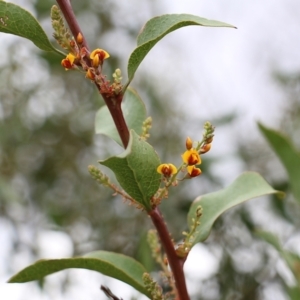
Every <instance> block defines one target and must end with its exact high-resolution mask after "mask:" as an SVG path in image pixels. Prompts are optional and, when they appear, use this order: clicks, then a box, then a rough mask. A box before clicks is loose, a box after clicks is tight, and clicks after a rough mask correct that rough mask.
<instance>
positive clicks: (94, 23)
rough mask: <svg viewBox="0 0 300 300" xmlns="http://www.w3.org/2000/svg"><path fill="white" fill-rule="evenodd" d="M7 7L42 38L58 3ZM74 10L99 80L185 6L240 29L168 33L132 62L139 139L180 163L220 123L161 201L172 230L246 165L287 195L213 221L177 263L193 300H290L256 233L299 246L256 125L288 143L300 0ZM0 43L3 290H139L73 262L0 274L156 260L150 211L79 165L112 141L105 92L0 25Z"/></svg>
mask: <svg viewBox="0 0 300 300" xmlns="http://www.w3.org/2000/svg"><path fill="white" fill-rule="evenodd" d="M8 2H12V3H15V4H19V5H21V6H23V7H25V8H26V9H28V10H29V11H30V12H31V13H32V14H33V15H34V16H36V18H37V19H38V20H39V21H40V22H41V24H42V26H43V28H44V30H45V31H46V32H47V34H48V36H49V37H50V36H52V29H51V21H50V18H49V13H50V8H51V6H52V5H53V4H55V1H52V0H19V1H8ZM72 5H73V7H74V10H75V12H76V15H77V16H78V20H79V23H80V25H81V26H82V30H83V32H84V34H85V35H86V38H87V40H88V42H89V45H90V48H96V47H101V48H103V49H105V50H107V51H108V52H109V53H110V54H111V58H110V59H109V60H107V61H106V63H105V68H104V72H105V73H106V74H108V76H110V74H112V73H113V71H114V70H115V69H116V68H117V67H119V68H121V69H122V71H123V73H124V77H126V76H125V74H126V63H127V59H128V57H129V55H130V53H131V51H132V50H133V49H134V47H135V45H136V44H135V40H136V36H137V34H138V32H139V30H140V29H141V27H142V26H143V24H144V23H145V22H146V21H147V20H148V19H149V18H151V17H154V16H157V15H161V14H165V13H190V14H195V15H199V16H202V17H205V18H209V19H216V20H220V21H224V22H228V23H231V24H233V25H235V26H237V27H238V29H237V30H235V29H228V28H203V27H199V26H190V27H185V28H182V29H180V30H178V31H176V32H173V33H172V34H170V35H168V36H167V37H165V38H164V39H163V40H162V41H161V42H160V43H159V44H158V45H156V46H155V47H154V49H153V50H152V51H151V52H150V54H149V55H148V56H147V58H146V59H145V60H144V61H143V63H142V65H141V66H140V68H139V70H138V72H137V73H136V75H135V79H134V81H133V82H132V86H133V87H134V88H135V89H137V91H138V92H139V94H140V95H141V97H142V98H143V100H144V101H145V103H146V107H147V112H148V115H151V116H152V118H153V128H152V131H151V138H150V139H149V142H150V143H151V144H152V145H154V147H155V149H156V150H157V152H158V154H159V156H160V157H161V160H162V161H169V162H173V163H174V164H178V163H179V162H180V160H181V157H180V155H181V153H182V152H183V151H184V147H185V138H186V137H187V136H190V137H191V138H192V139H194V140H198V139H201V136H202V127H203V124H204V122H205V121H207V120H208V121H210V122H212V123H213V124H214V125H215V126H216V133H215V139H214V143H213V147H212V150H211V151H210V152H209V153H208V154H206V155H205V156H203V165H202V171H203V175H202V176H201V177H199V178H197V179H194V180H192V181H190V182H185V183H184V184H182V185H181V186H180V188H178V189H176V190H174V191H173V192H172V193H171V195H170V198H169V199H168V200H166V201H164V203H163V204H162V211H163V213H164V215H165V218H166V221H167V223H168V226H169V228H170V231H171V232H172V235H173V237H174V239H175V240H180V239H181V238H182V235H181V232H182V231H183V230H186V229H187V225H186V214H187V212H188V209H189V206H190V204H191V202H192V201H193V199H195V197H197V196H198V195H201V194H205V193H208V192H212V191H216V190H218V189H221V188H223V187H225V186H226V185H228V184H229V183H230V182H232V181H233V180H234V179H235V178H236V177H237V176H238V175H239V174H240V173H241V172H243V171H246V170H252V171H257V172H260V173H261V174H262V175H263V176H264V177H265V178H266V179H267V180H268V182H269V183H270V184H271V185H272V186H274V187H275V188H278V189H280V190H283V191H285V192H286V193H287V197H286V199H285V200H284V201H283V200H279V199H276V198H271V197H269V198H260V199H255V200H252V201H250V202H249V203H246V204H245V205H241V206H238V207H237V208H234V209H232V210H231V211H229V212H228V213H226V214H224V216H222V218H220V219H219V220H218V221H217V222H216V224H215V226H214V230H213V231H212V234H211V236H210V237H209V239H208V240H207V241H206V242H205V243H203V244H201V245H198V246H196V247H195V249H193V251H192V253H191V255H190V258H189V260H188V262H187V264H186V274H187V281H188V287H189V290H190V293H191V296H192V298H193V299H203V300H215V299H226V300H231V299H232V300H235V299H245V300H246V299H249V300H250V299H251V300H254V299H258V300H261V299H267V300H281V299H292V298H291V295H290V294H289V287H290V286H293V285H294V284H295V279H294V278H293V275H292V273H291V272H290V270H289V269H288V267H287V266H286V265H285V263H284V261H283V260H282V259H281V258H280V256H279V254H278V253H277V252H276V251H275V250H274V249H273V248H272V247H271V246H270V245H267V244H266V243H265V242H263V241H262V240H260V239H259V238H258V237H257V236H256V235H255V234H254V230H255V229H257V228H261V229H264V230H268V231H271V232H273V233H275V234H276V235H278V236H279V237H280V239H281V241H282V243H283V245H284V247H285V248H286V249H289V250H291V251H293V252H294V253H298V255H299V254H300V234H299V227H300V224H299V220H300V218H299V217H300V208H299V205H297V204H296V202H295V199H293V197H292V196H291V195H290V193H289V185H288V180H287V176H286V173H285V171H284V169H283V167H282V166H281V164H280V162H279V161H278V159H277V158H276V157H275V155H274V154H273V153H272V151H271V150H270V148H269V146H268V145H267V143H266V142H265V141H264V140H263V138H262V136H261V134H260V133H259V131H258V128H257V121H260V122H262V123H263V124H265V125H267V126H270V127H273V128H275V129H280V130H282V131H283V132H285V133H286V134H288V135H289V136H291V138H292V139H293V141H294V143H296V145H298V146H300V138H299V137H300V135H299V129H300V122H299V120H300V118H299V117H300V51H299V48H300V39H299V32H300V21H299V15H300V2H299V1H297V0H278V1H275V2H274V1H271V0H265V1H263V2H262V1H259V0H253V1H246V0H240V1H234V0H227V1H224V0H215V1H213V2H212V1H208V0H201V1H197V0H189V1H171V0H160V1H158V0H156V1H149V0H143V1H138V0H131V1H115V0H102V1H99V0H90V1H79V0H73V1H72ZM53 43H55V41H53ZM0 44H1V47H0V245H1V246H0V266H1V267H0V281H1V282H0V295H1V299H5V300H6V299H8V300H27V299H29V298H30V299H32V300H35V299H55V300H56V299H73V300H76V299H106V297H105V295H104V294H103V293H102V292H101V291H100V289H99V286H100V284H104V285H107V286H109V287H110V288H111V290H112V291H113V292H115V294H116V295H117V296H119V297H122V298H123V299H130V298H138V299H142V296H141V295H139V294H138V293H137V292H136V291H134V290H133V289H131V288H130V287H128V286H126V285H125V284H121V283H119V282H117V281H115V280H111V279H108V278H106V277H104V276H101V275H99V274H97V273H93V272H91V271H85V270H70V271H64V272H61V273H58V274H54V275H51V276H49V277H48V278H47V279H46V280H45V281H43V282H40V283H39V284H37V283H35V282H34V283H28V284H10V285H9V284H7V283H5V282H6V281H7V280H8V279H9V277H10V276H12V275H13V274H14V273H16V272H18V271H19V270H20V269H22V268H24V267H25V266H27V265H29V264H31V263H33V262H34V261H35V260H37V259H41V258H59V257H70V256H74V255H81V254H84V253H87V252H90V251H94V250H98V249H103V250H109V251H115V252H121V253H124V254H127V255H131V256H134V257H135V258H136V259H137V260H139V261H141V262H142V263H143V264H144V265H145V266H146V267H147V269H148V270H149V271H151V272H153V274H155V272H157V270H158V266H157V265H156V264H155V263H154V262H153V261H152V259H151V255H150V251H149V249H148V246H147V243H146V233H147V230H148V229H149V228H151V223H150V221H149V219H148V218H147V217H146V216H145V214H143V213H141V212H140V211H137V210H134V209H133V208H132V207H129V206H128V205H126V204H123V203H122V199H121V198H120V197H115V196H112V194H111V192H110V190H107V189H105V188H103V187H101V186H99V185H98V184H97V183H96V182H95V181H94V180H93V179H92V178H91V177H90V176H89V174H88V172H87V166H88V165H90V164H94V165H97V161H98V160H99V159H104V158H106V157H108V156H110V155H112V154H118V153H120V152H121V151H122V149H121V148H120V147H119V146H118V145H116V144H115V143H114V142H113V141H110V140H109V139H108V138H106V137H103V136H98V135H95V134H94V117H95V113H96V111H97V110H98V109H99V108H100V107H101V106H102V105H103V101H102V99H101V97H100V96H99V95H98V93H97V92H96V90H95V89H94V87H93V85H92V84H91V83H90V82H88V81H87V80H84V77H83V75H82V74H80V73H79V72H71V71H69V72H66V71H65V70H64V69H63V68H62V67H61V65H60V61H61V58H60V57H58V56H56V55H53V54H49V53H45V52H42V51H40V50H38V49H37V48H35V46H34V45H33V44H32V43H31V42H30V41H27V40H25V39H21V38H19V37H15V36H11V35H6V34H3V33H0ZM2 295H3V296H2ZM295 299H296V298H295Z"/></svg>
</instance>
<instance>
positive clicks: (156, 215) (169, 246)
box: [148, 207, 190, 300]
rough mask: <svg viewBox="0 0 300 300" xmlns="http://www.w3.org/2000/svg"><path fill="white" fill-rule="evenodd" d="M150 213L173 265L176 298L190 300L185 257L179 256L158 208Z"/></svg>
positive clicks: (170, 263)
mask: <svg viewBox="0 0 300 300" xmlns="http://www.w3.org/2000/svg"><path fill="white" fill-rule="evenodd" d="M148 214H149V216H150V217H151V219H152V222H153V224H154V226H155V228H156V230H157V232H158V235H159V237H160V240H161V243H162V245H163V247H164V250H165V252H166V255H167V257H168V262H169V265H170V267H171V270H172V273H173V276H174V280H175V285H176V288H177V294H178V297H177V298H176V299H180V300H189V299H190V298H189V295H188V292H187V288H186V283H185V277H184V273H183V264H184V259H182V258H180V257H178V256H177V254H176V251H175V248H174V244H173V242H172V240H171V237H170V234H169V231H168V229H167V226H166V223H165V221H164V219H163V217H162V215H161V213H160V211H159V210H158V208H157V207H156V208H154V209H153V210H151V211H150V212H148Z"/></svg>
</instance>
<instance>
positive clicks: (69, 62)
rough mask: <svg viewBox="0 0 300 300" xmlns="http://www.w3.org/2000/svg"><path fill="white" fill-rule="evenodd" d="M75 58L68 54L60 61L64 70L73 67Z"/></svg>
mask: <svg viewBox="0 0 300 300" xmlns="http://www.w3.org/2000/svg"><path fill="white" fill-rule="evenodd" d="M75 58H76V57H75V56H74V54H72V53H69V54H68V55H67V57H66V58H64V59H63V60H62V61H61V65H62V66H63V67H64V68H65V69H66V70H69V69H72V68H73V66H74V61H75Z"/></svg>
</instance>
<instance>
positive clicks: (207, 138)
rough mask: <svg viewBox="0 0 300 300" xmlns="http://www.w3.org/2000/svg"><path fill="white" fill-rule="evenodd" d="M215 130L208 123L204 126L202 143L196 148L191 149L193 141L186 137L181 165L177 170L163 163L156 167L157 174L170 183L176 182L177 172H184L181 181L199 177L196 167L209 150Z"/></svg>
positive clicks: (199, 171) (199, 170)
mask: <svg viewBox="0 0 300 300" xmlns="http://www.w3.org/2000/svg"><path fill="white" fill-rule="evenodd" d="M214 130H215V128H214V127H213V126H212V125H211V123H210V122H206V123H205V124H204V132H203V139H202V141H200V142H198V143H197V145H196V147H193V144H194V143H193V141H192V139H191V138H189V137H187V139H186V142H185V146H186V151H185V152H184V153H183V154H182V155H181V158H182V162H183V163H182V165H181V166H180V167H179V170H177V168H176V167H175V166H174V165H173V164H171V163H163V164H161V165H159V166H158V167H157V172H158V173H160V174H162V175H163V177H164V178H165V179H166V180H167V181H168V182H169V184H167V186H169V185H170V183H173V182H175V181H176V176H177V174H178V173H179V171H186V172H187V173H186V175H185V177H184V178H183V179H188V178H192V177H197V176H199V175H201V173H202V171H201V169H200V168H199V167H198V166H199V165H200V164H201V156H200V155H202V154H204V153H206V152H208V151H209V150H210V149H211V143H212V141H213V137H214V134H213V133H214Z"/></svg>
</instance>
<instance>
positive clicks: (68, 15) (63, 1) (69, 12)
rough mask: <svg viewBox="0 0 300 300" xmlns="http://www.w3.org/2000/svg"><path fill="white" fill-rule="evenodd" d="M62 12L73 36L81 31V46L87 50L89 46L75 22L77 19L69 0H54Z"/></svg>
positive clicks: (75, 36)
mask: <svg viewBox="0 0 300 300" xmlns="http://www.w3.org/2000/svg"><path fill="white" fill-rule="evenodd" d="M56 2H57V4H58V6H59V8H60V10H61V12H62V14H63V15H64V17H65V20H66V22H67V24H68V26H69V28H70V30H71V32H72V34H73V36H74V38H75V39H76V38H77V35H78V33H81V34H82V36H83V40H82V46H83V47H85V48H86V49H87V50H89V47H88V45H87V42H86V39H85V37H84V35H83V33H82V31H81V29H80V26H79V24H78V22H77V19H76V17H75V14H74V11H73V8H72V5H71V3H70V0H56Z"/></svg>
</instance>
